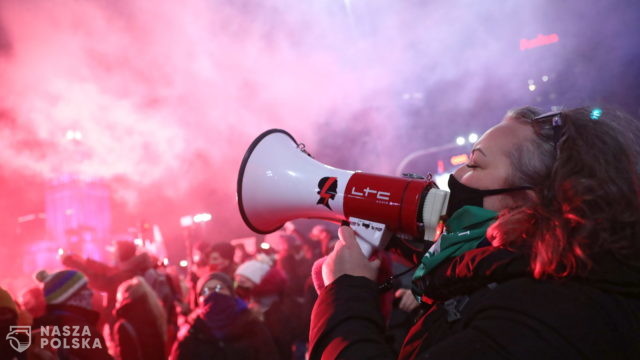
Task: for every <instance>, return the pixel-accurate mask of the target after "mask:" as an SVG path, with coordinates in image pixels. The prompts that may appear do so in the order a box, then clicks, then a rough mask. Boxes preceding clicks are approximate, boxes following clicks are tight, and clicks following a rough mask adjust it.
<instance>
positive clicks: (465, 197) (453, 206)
mask: <svg viewBox="0 0 640 360" xmlns="http://www.w3.org/2000/svg"><path fill="white" fill-rule="evenodd" d="M530 189H531V186H518V187H512V188H502V189H492V190H480V189H476V188H472V187H470V186H467V185H465V184H463V183H461V182H460V181H458V179H456V178H455V176H453V174H451V175H450V176H449V191H450V192H451V194H450V195H449V205H448V206H447V217H448V218H450V217H451V215H453V213H455V212H456V211H458V210H459V209H460V208H461V207H463V206H466V205H471V206H478V207H483V202H484V201H483V200H484V197H485V196H489V195H498V194H504V193H508V192H512V191H520V190H530Z"/></svg>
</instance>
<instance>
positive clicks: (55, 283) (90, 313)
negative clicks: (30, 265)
mask: <svg viewBox="0 0 640 360" xmlns="http://www.w3.org/2000/svg"><path fill="white" fill-rule="evenodd" d="M36 279H37V280H38V281H40V282H41V283H43V293H44V298H45V301H46V302H47V307H46V311H45V314H44V315H42V316H41V317H39V318H36V319H35V320H34V326H33V329H34V331H32V335H34V338H32V342H31V346H32V347H35V348H36V350H37V351H38V352H44V351H48V352H50V353H51V355H52V356H57V358H58V359H111V356H110V355H109V353H108V351H107V344H106V343H105V341H104V338H103V337H102V334H101V332H100V329H98V328H97V326H96V325H97V323H98V318H99V316H100V314H99V313H98V312H96V311H94V310H93V309H92V305H91V303H92V297H93V291H92V290H91V289H90V288H89V287H88V286H87V283H88V281H87V278H86V276H84V274H82V273H81V272H79V271H75V270H62V271H58V272H56V273H54V274H49V273H47V272H46V271H44V270H42V271H40V272H38V273H37V274H36ZM42 327H46V328H47V329H48V333H44V332H40V329H42ZM65 327H67V329H71V330H72V331H68V332H65V331H64V329H65ZM76 329H77V331H75V330H76ZM34 333H35V334H34ZM54 339H59V340H58V341H60V342H61V343H62V344H65V343H66V344H68V346H62V347H60V346H58V347H57V348H56V346H54V345H55V344H54ZM74 342H75V343H78V344H80V345H77V346H73V344H74ZM41 345H44V346H42V347H41Z"/></svg>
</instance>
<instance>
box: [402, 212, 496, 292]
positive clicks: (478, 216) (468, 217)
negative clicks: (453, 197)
mask: <svg viewBox="0 0 640 360" xmlns="http://www.w3.org/2000/svg"><path fill="white" fill-rule="evenodd" d="M497 215H498V214H497V213H496V212H495V211H491V210H487V209H484V208H481V207H477V206H463V207H462V208H460V210H458V211H456V212H455V213H454V214H453V215H452V216H451V218H450V219H449V220H447V222H446V223H445V229H446V233H445V234H442V236H440V239H439V240H438V242H436V243H435V244H433V246H431V248H430V249H429V251H427V253H426V254H425V255H424V256H423V257H422V260H421V261H420V265H418V269H417V270H416V272H415V273H414V274H413V280H416V279H419V278H421V277H422V276H424V275H425V274H427V273H428V272H430V271H431V270H433V269H434V268H435V267H436V266H437V265H438V264H440V263H441V262H443V261H444V260H446V259H450V258H454V257H456V256H459V255H462V254H464V253H465V252H467V251H469V250H473V249H475V248H476V247H477V246H478V244H480V242H481V241H482V240H484V239H485V237H486V233H487V228H488V227H489V225H491V224H492V223H493V222H494V221H495V219H496V216H497Z"/></svg>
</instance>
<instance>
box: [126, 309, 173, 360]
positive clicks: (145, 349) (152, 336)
mask: <svg viewBox="0 0 640 360" xmlns="http://www.w3.org/2000/svg"><path fill="white" fill-rule="evenodd" d="M146 306H147V303H146V302H145V301H141V299H140V298H138V299H135V300H133V301H129V302H127V303H125V304H123V305H122V306H121V307H120V308H118V309H117V310H116V316H117V321H116V323H115V325H114V327H113V339H114V342H115V345H116V355H117V357H118V358H119V359H121V360H138V359H139V360H163V359H166V358H167V355H166V346H165V341H164V337H165V336H166V334H163V333H162V329H161V328H160V326H159V324H158V322H157V320H156V319H155V317H154V315H153V313H152V312H151V311H149V309H148V308H146Z"/></svg>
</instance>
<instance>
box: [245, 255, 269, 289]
mask: <svg viewBox="0 0 640 360" xmlns="http://www.w3.org/2000/svg"><path fill="white" fill-rule="evenodd" d="M269 270H271V266H269V264H265V263H264V262H262V261H259V260H249V261H246V262H244V263H242V265H240V266H238V268H237V269H236V275H242V276H244V277H246V278H247V279H249V280H251V281H253V282H254V283H255V284H256V285H258V284H260V281H262V278H264V276H265V275H266V274H267V273H268V272H269Z"/></svg>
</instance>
